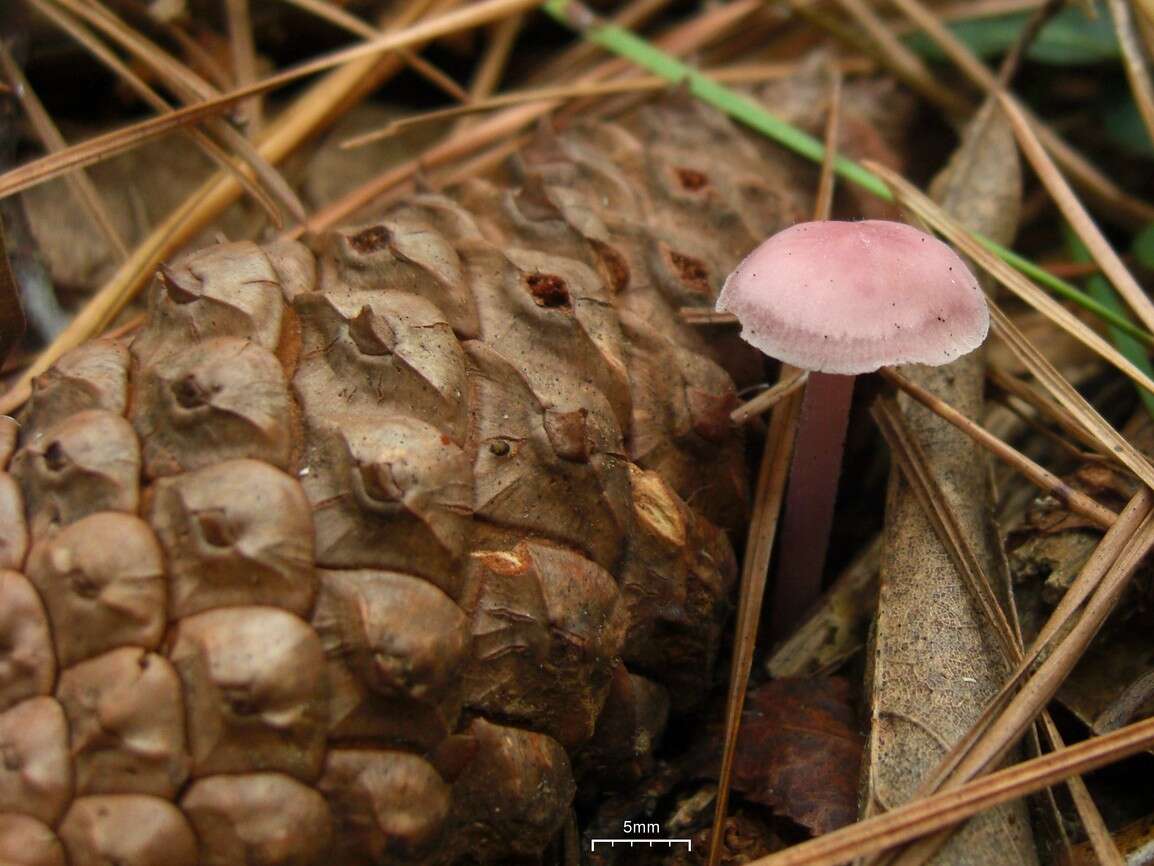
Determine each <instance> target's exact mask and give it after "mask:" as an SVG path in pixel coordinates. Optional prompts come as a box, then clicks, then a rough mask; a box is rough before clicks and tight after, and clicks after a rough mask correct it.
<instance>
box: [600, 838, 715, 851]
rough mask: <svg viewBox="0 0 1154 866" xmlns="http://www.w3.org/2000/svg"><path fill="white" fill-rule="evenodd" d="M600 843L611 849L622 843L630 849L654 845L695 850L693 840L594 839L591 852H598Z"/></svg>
mask: <svg viewBox="0 0 1154 866" xmlns="http://www.w3.org/2000/svg"><path fill="white" fill-rule="evenodd" d="M599 842H600V843H601V844H606V845H608V846H609V847H610V848H612V847H614V846H615V845H617V843H619V842H620V843H621V844H622V845H626V844H628V845H629V847H630V848H632V847H633V846H634V845H638V844H640V845H648V846H649V847H650V848H652V847H653V846H654V845H668V846H669V847H670V848H672V847H673V846H674V845H688V846H689V850H690V851H692V850H693V840H692V839H593V840H591V841H590V842H589V850H590V852H592V851H596V850H597V843H599Z"/></svg>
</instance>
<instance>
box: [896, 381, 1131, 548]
mask: <svg viewBox="0 0 1154 866" xmlns="http://www.w3.org/2000/svg"><path fill="white" fill-rule="evenodd" d="M878 372H879V373H880V374H881V375H882V376H883V377H885V378H886V379H888V380H889V381H891V382H893V383H894V384H895V385H897V386H898V387H899V388H901V389H902V390H903V391H905V392H906V393H907V394H909V395H910V397H912V398H913V399H915V400H917V401H918V402H919V403H921V404H922V405H923V406H925V407H926V408H927V409H929V410H930V411H931V412H933V413H934V414H935V415H937V416H938V417H939V418H941V419H942V420H944V421H947V422H949V423H950V424H952V425H954V427H956V428H957V429H958V430H960V431H961V432H962V433H964V434H965V435H966V436H967V437H969V438H970V439H971V440H972V441H974V442H976V443H977V444H978V445H981V446H982V447H983V448H985V449H986V450H987V451H989V452H990V453H991V454H993V455H994V456H995V457H997V458H998V459H999V460H1002V461H1003V462H1004V463H1006V464H1007V465H1008V466H1010V467H1012V468H1013V469H1015V470H1017V471H1018V472H1019V473H1021V474H1022V475H1023V476H1025V477H1026V478H1027V479H1029V481H1030V482H1031V483H1032V484H1033V485H1034V486H1036V487H1038V488H1039V489H1040V490H1043V491H1045V492H1046V493H1048V494H1050V495H1051V496H1053V497H1054V498H1055V499H1056V500H1058V502H1060V503H1061V504H1062V507H1064V508H1066V509H1067V510H1069V511H1072V512H1074V513H1075V514H1080V515H1082V516H1083V517H1085V518H1086V519H1087V520H1089V521H1091V522H1092V523H1094V524H1095V525H1096V526H1100V527H1102V528H1103V529H1107V528H1109V527H1110V526H1112V525H1113V523H1114V521H1115V520H1117V519H1118V515H1117V514H1115V513H1114V512H1113V511H1111V510H1110V509H1109V508H1106V507H1105V506H1103V505H1099V504H1098V502H1097V501H1096V500H1095V499H1093V498H1092V497H1090V496H1087V495H1086V494H1085V493H1082V492H1081V491H1079V490H1075V489H1074V488H1073V487H1071V486H1070V485H1069V484H1067V483H1066V482H1065V481H1063V480H1062V479H1061V478H1059V477H1058V476H1057V475H1055V474H1054V473H1053V472H1051V471H1050V470H1048V469H1046V468H1045V467H1044V466H1041V465H1039V464H1037V463H1035V462H1034V461H1033V460H1031V459H1030V458H1029V457H1027V456H1026V455H1025V454H1023V453H1022V452H1020V451H1018V449H1016V448H1014V447H1013V446H1012V445H1010V444H1008V443H1006V442H1003V441H1002V440H1001V439H999V438H998V437H997V436H995V435H994V434H993V433H991V432H989V431H988V430H986V429H985V428H984V427H982V426H981V425H980V424H978V423H976V422H974V421H972V420H970V419H969V418H967V417H966V416H965V415H963V414H962V413H961V412H959V411H958V410H957V409H955V408H954V407H953V406H951V405H950V404H949V403H947V402H946V401H944V400H942V399H941V398H940V397H938V396H937V395H935V394H933V393H931V392H930V391H927V390H926V389H925V388H922V387H921V386H920V385H918V384H917V383H916V382H912V381H910V380H909V379H907V378H906V377H905V376H903V375H902V374H901V373H899V372H898V371H897V370H894V369H892V368H890V367H882V368H881V369H880V370H879V371H878Z"/></svg>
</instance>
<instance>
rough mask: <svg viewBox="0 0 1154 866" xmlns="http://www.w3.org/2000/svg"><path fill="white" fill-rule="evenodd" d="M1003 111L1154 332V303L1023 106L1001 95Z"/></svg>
mask: <svg viewBox="0 0 1154 866" xmlns="http://www.w3.org/2000/svg"><path fill="white" fill-rule="evenodd" d="M998 99H999V101H1000V102H1001V105H1002V110H1003V111H1004V112H1005V114H1006V117H1007V118H1008V119H1009V121H1010V125H1011V126H1012V127H1013V129H1014V135H1015V137H1016V138H1017V139H1018V146H1019V147H1020V148H1021V149H1022V152H1023V153H1024V154H1025V155H1026V158H1027V159H1028V160H1029V161H1030V164H1031V165H1032V166H1033V167H1034V171H1035V173H1036V174H1037V175H1038V178H1039V179H1040V180H1041V181H1042V184H1043V185H1044V186H1045V187H1046V190H1047V191H1048V192H1049V193H1050V197H1051V198H1052V199H1053V200H1054V202H1055V204H1057V205H1058V208H1059V210H1061V212H1062V215H1063V216H1065V217H1066V221H1067V222H1069V223H1070V226H1071V227H1072V228H1073V229H1074V231H1075V232H1076V233H1077V234H1078V237H1079V238H1081V240H1082V243H1084V244H1085V245H1086V247H1087V249H1089V251H1090V254H1091V255H1092V256H1093V257H1094V261H1096V262H1097V263H1098V265H1099V266H1100V267H1101V268H1102V273H1103V274H1105V275H1106V277H1107V278H1108V279H1109V280H1110V282H1111V283H1113V285H1114V288H1116V289H1117V290H1118V293H1119V294H1120V295H1121V296H1122V297H1123V298H1124V299H1125V300H1126V303H1127V304H1129V305H1130V309H1131V310H1133V311H1134V314H1135V315H1136V316H1137V317H1138V318H1139V319H1140V320H1141V321H1142V323H1143V324H1145V325H1146V327H1147V328H1149V329H1151V330H1154V302H1151V300H1150V298H1149V296H1148V295H1147V294H1146V292H1145V291H1143V289H1142V287H1141V286H1140V285H1138V281H1137V280H1135V279H1134V277H1133V275H1132V274H1131V273H1130V271H1129V270H1128V269H1127V268H1126V265H1125V264H1123V263H1122V259H1121V258H1119V256H1118V254H1117V253H1116V252H1114V248H1113V247H1112V246H1111V245H1110V242H1109V241H1108V240H1106V238H1105V236H1104V235H1103V234H1102V232H1101V230H1100V229H1099V228H1098V226H1097V224H1096V223H1095V222H1094V219H1093V217H1091V216H1090V214H1089V213H1088V212H1087V211H1086V208H1085V207H1083V206H1082V203H1081V202H1079V201H1078V197H1077V195H1075V194H1074V191H1073V190H1072V189H1071V188H1070V185H1069V184H1068V183H1067V182H1066V179H1065V178H1064V177H1062V173H1061V172H1060V171H1059V170H1058V167H1057V166H1056V165H1054V162H1053V160H1052V159H1051V158H1050V156H1049V154H1047V153H1046V150H1045V148H1044V147H1043V146H1042V143H1041V141H1039V140H1038V137H1037V135H1035V133H1034V130H1033V129H1032V128H1031V126H1030V122H1029V121H1028V120H1027V118H1026V114H1025V111H1024V110H1023V109H1022V106H1021V104H1020V103H1019V102H1018V101H1017V100H1016V99H1014V97H1012V96H1010V95H1009V94H1008V93H1004V92H1003V93H999V94H998Z"/></svg>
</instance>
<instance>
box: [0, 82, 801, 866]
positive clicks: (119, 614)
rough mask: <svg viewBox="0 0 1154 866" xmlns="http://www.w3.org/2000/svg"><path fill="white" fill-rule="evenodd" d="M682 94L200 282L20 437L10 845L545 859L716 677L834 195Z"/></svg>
mask: <svg viewBox="0 0 1154 866" xmlns="http://www.w3.org/2000/svg"><path fill="white" fill-rule="evenodd" d="M762 147H763V146H762V145H761V144H754V143H753V142H751V141H750V140H749V139H747V138H745V137H744V136H743V135H741V134H739V133H738V132H737V131H736V130H735V129H734V128H732V127H731V126H730V125H729V124H728V122H727V121H725V120H723V119H721V118H720V117H718V116H716V115H714V114H711V113H708V112H707V111H706V110H704V109H702V108H700V107H697V106H694V105H691V104H688V103H686V102H683V101H680V100H678V99H671V100H670V101H668V102H664V103H660V104H657V105H651V106H648V107H645V108H643V109H641V110H640V111H638V112H636V113H635V114H634V115H633V116H631V117H630V118H629V119H628V120H627V121H626V122H625V123H622V124H620V125H608V124H594V123H589V124H581V125H578V126H576V127H574V128H571V129H569V130H568V131H566V132H564V133H556V132H552V131H544V132H541V133H540V134H539V135H537V136H536V137H535V139H534V140H533V141H532V142H531V143H530V144H529V145H528V146H527V147H526V148H525V149H524V150H522V151H521V152H520V153H519V154H518V155H517V156H515V157H514V158H513V159H512V160H511V161H510V163H509V164H508V165H507V166H506V168H505V169H504V170H503V172H502V173H501V174H500V175H498V176H495V177H492V178H489V179H487V180H475V181H470V182H468V183H465V184H464V185H463V186H461V187H459V188H456V189H453V190H449V191H448V192H447V193H446V194H431V193H430V194H417V195H415V196H413V197H411V198H409V199H408V200H406V201H404V202H403V203H401V204H398V205H393V206H390V207H388V208H387V209H386V210H384V211H382V212H380V213H378V214H377V215H376V216H375V217H374V218H368V219H366V220H364V221H362V222H360V223H358V224H357V225H354V226H352V227H349V228H347V229H343V230H340V231H336V232H333V233H331V234H328V235H326V236H323V237H321V238H319V239H316V240H315V241H313V242H311V243H310V245H309V246H308V247H306V246H304V245H302V244H299V243H295V242H277V243H272V244H270V245H267V246H263V247H261V246H257V245H255V244H252V243H247V242H245V243H230V244H223V245H218V246H214V247H210V248H206V249H203V250H200V251H197V252H194V253H191V254H189V255H187V256H185V257H184V258H182V259H180V260H178V261H174V262H172V263H171V264H169V265H168V266H166V267H165V268H163V269H162V270H161V272H160V274H159V275H158V278H157V280H156V281H155V283H154V285H153V287H152V289H151V295H150V298H149V318H148V321H147V324H146V325H145V326H144V327H143V329H142V330H141V331H139V332H138V333H137V334H136V335H135V337H133V338H132V339H131V340H129V341H126V342H125V343H118V342H111V341H96V342H92V343H89V344H87V345H84V346H82V347H80V348H79V349H76V350H74V351H73V352H71V353H70V354H68V355H67V356H66V357H64V358H63V359H62V360H61V361H60V362H59V363H58V364H57V365H56V367H55V368H53V369H52V370H51V371H49V372H48V373H46V374H44V375H43V376H41V377H40V378H39V379H38V380H37V381H36V383H35V388H34V394H33V397H32V399H31V401H30V402H29V404H28V405H27V406H26V407H25V409H24V411H23V414H22V416H21V417H20V418H19V419H18V420H19V425H17V424H15V423H12V422H6V423H4V424H3V426H0V466H2V467H3V468H4V472H3V474H0V566H2V567H3V571H0V742H2V743H3V755H4V761H3V762H2V763H0V862H4V863H17V864H22V866H49V864H54V866H64V864H70V866H88V864H96V863H112V862H114V863H117V864H119V866H162V864H163V866H193V864H202V866H225V864H228V866H237V864H244V866H282V864H283V866H290V864H291V866H310V864H327V863H341V864H344V866H358V864H410V863H412V864H418V863H419V864H451V863H461V862H477V863H499V862H511V861H522V862H532V861H534V860H535V859H537V858H539V857H540V856H541V854H542V852H543V851H544V849H545V848H546V846H547V845H549V843H550V841H551V840H553V839H554V838H555V837H556V836H557V834H558V832H559V831H560V830H561V828H562V826H563V824H564V822H565V821H566V820H567V819H568V818H569V816H570V814H571V804H572V801H573V797H574V792H575V790H576V787H577V784H578V783H585V782H588V783H589V784H591V785H593V786H594V787H596V786H600V787H601V788H602V789H604V788H612V787H618V788H621V787H624V786H627V785H629V784H631V783H632V782H634V781H636V780H637V779H638V778H639V777H641V776H642V775H643V774H644V773H645V772H646V770H647V768H648V767H649V766H650V762H651V760H652V759H651V752H652V749H653V748H654V746H655V745H656V744H657V743H658V741H659V739H660V736H661V732H662V729H663V727H664V725H665V723H666V720H667V718H668V716H669V714H670V713H671V712H672V713H681V712H684V711H686V710H688V709H691V708H692V704H693V703H694V702H695V701H699V700H700V699H701V698H702V697H703V696H704V691H705V689H706V687H707V683H709V682H710V677H711V665H712V664H713V661H714V657H715V655H716V649H717V644H718V642H719V635H720V631H721V627H722V624H723V621H724V617H725V614H726V611H727V606H728V604H729V595H730V590H731V589H732V587H733V584H734V579H735V559H734V553H733V549H732V546H731V539H730V536H731V535H732V536H734V537H740V533H741V530H742V527H743V523H744V520H745V514H746V509H747V500H748V491H747V479H748V473H747V467H746V463H745V451H744V444H743V442H742V440H741V437H740V435H739V431H738V430H737V429H736V428H735V427H734V426H733V425H732V424H731V423H730V421H729V412H730V411H731V410H732V409H733V408H734V406H735V405H736V402H737V397H736V392H735V385H734V382H735V380H736V381H738V382H739V383H742V382H744V383H748V382H749V381H752V380H759V379H761V378H762V374H761V373H760V370H759V365H760V361H759V359H758V357H757V356H756V355H755V354H752V353H751V352H749V351H747V350H745V349H744V348H743V347H742V346H741V345H740V344H739V342H738V341H737V337H736V334H735V333H734V334H732V335H726V334H725V333H723V332H715V333H713V332H711V333H708V334H701V333H695V332H694V331H693V330H691V329H689V328H687V327H686V326H684V325H682V324H681V323H680V320H679V318H678V314H677V311H678V309H679V308H681V307H683V306H701V307H712V306H713V303H714V301H715V298H716V293H717V290H718V289H719V288H720V286H721V282H722V280H723V279H724V277H725V275H726V274H727V273H728V272H729V271H730V270H732V268H733V267H734V266H735V265H736V264H737V262H738V261H740V259H741V257H742V256H743V255H744V254H745V253H747V252H748V251H749V250H750V249H752V248H753V246H754V245H755V244H756V243H757V241H758V240H759V239H761V238H763V237H765V236H767V235H769V234H771V233H772V232H774V231H776V230H777V229H780V228H782V227H783V226H785V225H788V224H789V223H791V222H793V221H794V220H796V219H797V218H798V217H799V215H800V214H801V213H803V212H804V210H805V202H804V197H805V194H804V192H802V189H803V187H802V183H801V181H798V182H796V183H795V182H794V181H792V180H790V178H789V177H788V175H787V174H786V173H785V170H784V169H782V168H780V167H777V168H775V166H781V165H782V164H784V163H783V160H782V158H781V157H780V155H777V154H775V153H773V152H771V151H768V150H762V149H761V148H762Z"/></svg>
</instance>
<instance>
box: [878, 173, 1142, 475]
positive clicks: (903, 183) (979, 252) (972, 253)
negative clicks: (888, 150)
mask: <svg viewBox="0 0 1154 866" xmlns="http://www.w3.org/2000/svg"><path fill="white" fill-rule="evenodd" d="M867 165H868V166H869V167H870V168H871V169H872V170H873V171H874V173H875V174H877V176H878V177H880V178H883V179H884V180H885V182H886V183H888V184H889V185H890V186H891V187H892V188H893V190H894V193H895V195H896V196H897V198H898V199H899V200H900V202H901V204H902V205H903V206H905V207H908V208H909V209H910V210H911V211H913V212H914V213H916V214H917V216H918V217H920V218H921V219H923V220H925V221H926V223H927V224H929V225H930V226H932V227H933V228H934V229H935V230H936V231H937V232H939V233H940V234H941V235H942V236H943V237H945V238H946V239H947V240H948V241H950V243H952V244H953V245H954V246H956V247H957V248H958V249H959V250H961V251H962V252H964V253H965V254H966V255H967V256H969V257H970V258H972V259H973V260H974V261H975V262H976V263H977V265H978V266H979V267H980V268H982V270H984V271H986V272H987V273H988V274H989V275H990V276H992V277H993V278H994V279H995V280H997V281H998V282H999V283H1001V284H1002V285H1003V286H1005V287H1006V288H1007V289H1009V290H1010V291H1012V292H1013V293H1014V294H1015V295H1017V296H1018V297H1020V298H1021V299H1022V300H1023V301H1025V302H1026V303H1027V304H1029V305H1030V306H1032V307H1033V308H1034V309H1036V310H1037V311H1038V312H1040V313H1042V314H1043V315H1044V316H1046V317H1047V318H1048V319H1050V320H1051V321H1052V322H1054V324H1056V325H1057V326H1058V327H1060V328H1062V330H1064V331H1066V332H1067V333H1068V334H1070V336H1072V337H1074V338H1075V339H1077V340H1078V341H1079V342H1081V343H1082V344H1083V345H1085V346H1086V347H1087V348H1089V349H1091V350H1092V351H1093V352H1095V353H1096V354H1098V355H1099V356H1101V357H1102V358H1103V359H1104V360H1105V361H1107V362H1109V363H1110V364H1112V365H1113V366H1115V367H1117V368H1118V369H1119V370H1121V371H1122V372H1123V373H1124V374H1125V375H1126V376H1128V377H1129V378H1130V379H1132V380H1133V381H1134V382H1135V383H1136V384H1138V385H1140V386H1141V387H1143V388H1145V389H1146V390H1148V391H1151V392H1154V381H1152V380H1151V379H1150V378H1149V377H1148V376H1147V375H1146V374H1145V373H1143V372H1142V371H1141V370H1140V369H1138V367H1137V366H1135V365H1134V363H1133V362H1132V361H1130V360H1129V359H1128V358H1126V357H1125V356H1124V355H1122V353H1121V352H1119V351H1118V350H1117V349H1115V348H1114V347H1113V346H1112V345H1110V343H1108V342H1107V341H1106V340H1105V339H1103V338H1102V337H1100V336H1099V335H1098V334H1097V333H1095V332H1094V331H1093V330H1091V329H1090V328H1089V327H1087V326H1086V324H1085V323H1084V322H1082V320H1081V319H1079V318H1078V317H1077V316H1075V315H1074V314H1073V313H1071V312H1070V311H1069V310H1067V309H1066V308H1065V307H1063V306H1062V305H1061V304H1059V303H1058V302H1057V301H1055V300H1054V299H1053V298H1051V297H1050V296H1049V295H1047V294H1046V293H1045V292H1043V291H1042V290H1041V289H1040V288H1038V286H1036V285H1035V284H1034V283H1033V282H1031V281H1030V280H1029V279H1028V278H1027V277H1026V276H1025V275H1024V274H1022V273H1021V272H1019V271H1016V270H1014V269H1013V268H1012V267H1010V266H1009V265H1008V264H1006V262H1005V261H1003V260H1002V259H1000V258H998V256H996V255H995V254H994V253H992V252H991V251H990V249H989V246H988V245H987V243H984V242H983V240H982V239H980V238H979V237H978V236H977V235H975V234H973V233H972V232H970V231H969V230H968V229H966V228H965V227H964V226H962V225H960V224H959V223H958V222H957V221H956V220H954V219H953V218H951V217H950V216H949V215H948V214H946V213H945V212H944V211H943V210H942V209H941V208H940V207H938V206H937V205H936V204H934V203H933V202H932V201H930V199H928V198H927V197H926V196H925V195H924V194H923V193H922V192H921V191H920V190H918V189H917V188H916V187H915V186H913V184H911V183H909V182H908V181H907V180H905V179H904V178H902V177H901V176H900V175H898V174H897V173H896V172H893V171H891V170H890V169H888V168H886V167H885V166H882V165H878V164H877V163H867ZM1123 441H1125V440H1123ZM1145 462H1146V461H1145V460H1143V461H1142V463H1145ZM1147 467H1148V464H1147ZM1151 471H1152V472H1154V470H1151ZM1148 477H1149V479H1150V480H1149V481H1148V483H1151V484H1154V474H1151V475H1149V476H1148Z"/></svg>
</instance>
